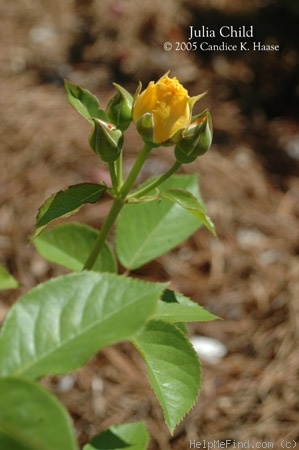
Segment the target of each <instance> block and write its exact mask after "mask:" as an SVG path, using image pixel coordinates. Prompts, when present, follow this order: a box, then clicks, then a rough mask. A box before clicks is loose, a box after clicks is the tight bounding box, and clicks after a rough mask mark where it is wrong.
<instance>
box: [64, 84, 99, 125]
mask: <svg viewBox="0 0 299 450" xmlns="http://www.w3.org/2000/svg"><path fill="white" fill-rule="evenodd" d="M64 85H65V90H66V96H67V100H68V102H69V103H70V105H72V107H73V108H74V109H75V110H76V111H77V112H78V113H79V114H80V115H81V116H82V117H84V119H86V120H88V122H89V123H90V124H92V118H93V117H96V118H97V119H102V120H107V116H106V113H105V111H104V110H102V109H101V108H100V102H99V100H98V98H97V97H96V96H95V95H93V94H92V93H91V92H89V91H88V90H87V89H83V88H81V87H80V86H78V85H76V84H73V83H71V82H70V81H68V80H65V81H64Z"/></svg>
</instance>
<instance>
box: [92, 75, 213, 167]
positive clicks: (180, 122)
mask: <svg viewBox="0 0 299 450" xmlns="http://www.w3.org/2000/svg"><path fill="white" fill-rule="evenodd" d="M114 87H115V89H116V94H115V95H114V96H113V97H112V98H111V100H110V101H109V102H108V105H107V108H106V111H105V112H104V113H105V117H106V118H107V120H102V119H99V118H93V119H92V121H93V124H94V128H93V131H92V133H91V136H90V139H89V142H90V146H91V148H92V149H93V151H94V152H95V153H96V154H97V155H99V156H100V157H101V159H102V160H103V161H105V162H108V163H111V162H113V161H116V160H117V159H118V158H119V156H120V153H121V150H122V145H123V141H124V137H123V132H124V131H125V130H126V129H127V128H128V127H129V125H130V123H131V122H132V121H133V122H134V123H135V125H136V128H137V131H138V133H139V134H140V135H141V137H142V139H143V140H144V142H145V143H146V144H147V145H148V146H150V147H152V148H154V147H160V146H163V147H166V146H170V145H175V150H174V154H175V157H176V159H177V160H178V161H179V162H180V163H182V164H187V163H190V162H193V161H194V160H195V159H196V158H197V157H198V156H200V155H203V154H204V153H206V152H207V150H208V149H209V148H210V146H211V143H212V134H213V131H212V128H213V127H212V118H211V114H210V112H209V111H208V110H205V111H203V112H202V113H201V114H199V115H197V116H195V117H192V109H193V106H194V104H195V103H196V102H197V101H198V100H199V99H200V98H201V97H202V96H203V95H204V94H201V95H198V96H195V97H190V96H189V95H188V91H187V90H186V89H185V88H184V87H183V86H182V85H181V84H180V83H179V81H178V80H177V78H169V77H168V74H166V75H164V76H163V77H161V78H160V79H159V80H158V81H157V82H156V83H154V82H153V81H151V82H150V83H149V85H148V87H147V88H146V89H145V90H143V91H142V86H141V84H139V86H138V88H137V91H136V93H135V96H134V98H133V97H132V96H131V94H130V93H129V92H128V91H126V89H124V88H123V87H122V86H120V85H118V84H116V83H114ZM141 91H142V92H141Z"/></svg>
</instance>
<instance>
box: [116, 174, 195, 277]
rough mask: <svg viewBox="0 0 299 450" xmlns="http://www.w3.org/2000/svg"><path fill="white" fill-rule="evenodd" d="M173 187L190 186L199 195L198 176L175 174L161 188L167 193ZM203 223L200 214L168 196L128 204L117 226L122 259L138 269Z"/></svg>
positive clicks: (127, 266) (181, 240)
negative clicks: (166, 197) (172, 200)
mask: <svg viewBox="0 0 299 450" xmlns="http://www.w3.org/2000/svg"><path fill="white" fill-rule="evenodd" d="M172 187H179V188H182V189H188V190H189V191H191V192H192V193H193V194H194V195H195V196H196V197H199V192H198V178H197V176H196V175H176V176H173V177H171V178H170V179H168V180H167V181H166V182H164V183H162V184H161V185H160V186H159V189H160V190H161V192H164V191H165V190H166V189H170V188H172ZM152 193H153V194H154V193H155V191H153V192H152ZM200 226H201V223H200V222H199V221H198V219H197V218H196V217H194V216H193V215H191V214H189V213H188V212H186V211H185V210H184V209H182V208H181V207H180V206H179V205H177V204H175V203H171V202H169V201H168V200H165V199H162V200H161V201H159V202H151V203H143V204H137V205H134V204H128V205H125V207H124V208H123V210H122V212H121V214H120V217H119V220H118V222H117V227H116V237H115V244H116V251H117V255H118V258H119V260H120V262H121V263H122V265H123V266H124V267H126V268H127V269H131V270H134V269H137V268H138V267H140V266H142V265H143V264H145V263H147V262H149V261H151V260H153V259H155V258H157V257H158V256H160V255H162V254H163V253H166V252H168V251H169V250H170V249H172V248H174V247H176V246H177V245H178V244H180V243H181V242H183V241H184V240H186V239H187V238H188V237H189V236H191V235H192V234H193V233H194V232H195V231H196V230H197V229H198V228H199V227H200Z"/></svg>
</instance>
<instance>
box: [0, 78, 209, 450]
mask: <svg viewBox="0 0 299 450" xmlns="http://www.w3.org/2000/svg"><path fill="white" fill-rule="evenodd" d="M114 86H115V89H116V93H115V95H114V96H113V97H112V98H111V100H110V101H109V102H108V105H107V107H106V109H102V108H101V107H100V103H99V100H98V99H97V98H96V97H95V96H94V95H93V94H91V93H90V92H89V91H87V90H86V89H83V88H81V87H79V86H77V85H75V84H73V83H71V82H70V81H66V82H65V87H66V93H67V98H68V101H69V102H70V104H71V105H72V106H73V107H74V108H75V109H76V111H77V112H78V113H79V114H81V115H82V116H83V117H84V118H85V119H86V120H88V122H89V123H90V125H91V127H92V129H91V134H90V137H89V143H90V147H91V149H92V150H93V151H94V152H95V153H96V154H97V155H98V156H99V158H100V160H101V161H102V162H104V163H106V164H107V166H108V168H109V173H110V178H111V183H110V184H109V185H107V184H106V183H104V182H99V183H98V184H94V183H88V182H86V183H81V184H77V185H73V186H69V187H67V188H66V189H65V190H64V191H60V192H58V193H55V194H53V195H52V196H51V197H50V198H48V199H47V200H46V201H45V202H44V204H43V205H42V206H41V208H40V209H39V211H38V214H37V218H36V228H35V233H34V236H33V239H32V241H33V243H34V245H35V247H36V249H37V251H38V252H39V253H40V255H41V256H43V257H44V258H46V259H47V260H49V261H51V262H54V263H57V264H59V265H61V266H63V267H65V268H67V269H68V270H69V271H70V272H71V273H68V274H66V275H62V276H59V277H56V278H53V279H50V280H48V281H46V282H44V283H42V284H40V285H38V286H36V287H34V288H33V289H31V290H30V291H29V292H27V293H26V294H25V295H24V296H23V297H22V298H20V299H19V301H18V302H17V303H16V304H15V305H13V306H12V308H11V310H10V312H9V313H8V315H7V317H6V319H5V321H4V324H3V326H2V329H1V333H0V402H1V403H0V406H1V407H0V449H3V450H78V448H79V447H78V443H77V442H76V439H75V433H74V430H73V426H72V422H71V419H70V417H69V415H68V413H67V411H66V410H65V408H64V407H63V405H61V404H60V403H59V401H58V400H57V399H56V397H55V396H54V395H53V394H52V393H50V392H48V391H47V390H46V389H45V388H44V387H42V386H41V385H40V384H39V383H38V381H39V379H40V378H41V377H43V376H45V375H59V374H65V373H69V372H71V371H75V370H77V369H78V368H80V367H82V366H83V365H84V364H86V363H87V362H88V360H89V359H90V358H91V357H92V356H93V355H95V354H96V352H98V351H99V350H101V349H102V348H104V347H106V346H108V345H112V344H115V343H118V342H122V341H124V340H126V341H130V342H131V343H132V344H133V346H135V347H136V349H137V350H138V352H139V353H140V355H141V356H142V358H143V359H144V361H145V364H146V368H147V373H148V378H149V382H150V383H151V386H152V388H153V390H154V392H155V394H156V396H157V399H158V401H159V402H160V404H161V407H162V409H163V413H164V417H165V422H166V424H167V426H168V428H169V430H170V432H173V430H174V428H175V427H176V425H177V424H178V423H179V422H180V421H181V420H182V418H183V417H184V416H185V415H186V414H187V413H188V411H189V410H190V409H191V408H192V406H193V405H194V403H195V401H196V399H197V396H198V393H199V390H200V386H201V371H200V364H199V360H198V357H197V355H196V353H195V351H194V349H193V347H192V345H191V343H190V340H189V339H188V331H187V328H186V325H185V324H186V323H187V322H194V321H208V320H213V319H215V318H216V317H215V316H214V315H213V314H211V313H210V312H208V311H207V310H205V309H204V308H202V307H201V306H199V305H198V304H197V303H195V302H193V301H192V300H190V299H189V298H187V297H185V296H184V295H182V294H180V293H178V292H175V291H172V290H170V289H169V286H168V284H167V283H159V282H147V281H144V280H141V279H137V278H136V277H134V276H133V275H132V276H131V275H129V274H130V273H131V272H132V271H134V270H135V269H137V268H139V267H140V266H142V265H144V264H145V263H147V262H149V261H152V260H154V259H155V258H157V257H158V256H160V255H161V254H163V253H166V252H167V251H169V250H170V249H172V248H174V247H175V246H177V245H178V244H180V243H181V242H183V241H184V240H186V239H187V238H188V237H189V236H191V235H192V234H193V233H194V232H195V231H196V230H197V229H198V228H199V227H200V226H201V225H204V226H206V227H207V228H208V229H209V230H210V231H211V232H212V234H214V235H215V229H214V226H213V223H212V221H211V220H210V219H209V217H208V216H207V214H206V211H205V206H204V204H203V202H202V200H201V198H200V196H199V191H198V179H197V176H195V175H183V174H180V175H175V172H176V171H177V169H179V167H180V166H181V165H182V164H186V163H190V162H192V161H194V160H195V159H196V158H197V157H198V156H199V155H202V154H203V153H205V152H206V151H207V150H208V149H209V147H210V145H211V141H212V121H211V116H210V113H209V112H208V111H203V112H202V113H200V114H198V115H196V116H193V115H192V110H193V106H194V104H195V102H196V101H198V100H199V99H200V97H201V95H198V96H196V97H190V96H189V95H188V91H187V90H186V89H185V88H184V87H183V86H182V85H181V84H180V83H179V81H178V80H177V79H176V78H169V77H168V74H166V75H164V76H163V77H162V78H160V80H158V82H157V83H154V82H150V83H149V85H148V87H147V88H146V89H145V90H143V91H142V87H141V85H139V87H138V89H137V91H136V94H135V96H134V98H133V97H132V96H131V94H130V93H129V92H128V91H127V90H125V89H124V88H123V87H122V86H119V85H117V84H115V85H114ZM132 122H133V123H134V124H135V126H136V128H137V130H138V132H139V134H140V135H141V137H142V140H143V142H144V145H143V147H142V148H141V150H140V152H139V153H138V155H137V157H136V160H135V162H134V164H133V166H132V167H131V170H130V171H129V174H128V175H127V176H126V178H125V179H124V176H123V169H122V159H123V156H125V155H124V154H123V153H124V151H123V143H124V134H125V131H126V129H127V128H128V127H129V125H130V124H131V123H132ZM171 145H174V163H173V165H172V166H171V167H170V168H169V169H168V170H167V171H166V172H165V173H162V174H159V175H157V176H156V177H153V178H151V179H148V180H146V181H145V182H144V183H142V184H141V185H140V186H135V184H136V183H135V182H136V179H137V176H138V174H139V173H140V170H141V168H142V166H143V164H144V163H145V161H146V160H147V158H148V157H149V156H150V153H151V151H155V148H156V147H166V146H171ZM104 194H106V196H107V195H109V196H110V197H111V200H112V204H111V209H110V211H109V213H108V214H107V217H106V219H105V221H104V223H103V225H102V227H101V229H100V230H95V229H93V228H91V227H89V226H87V225H84V224H80V223H76V222H65V223H62V224H59V225H56V226H52V227H48V225H49V224H52V223H53V222H55V220H56V219H58V218H59V219H61V218H63V217H68V216H70V215H72V214H74V213H75V212H77V211H78V210H79V209H80V208H81V207H82V206H84V205H85V204H87V203H93V204H95V206H97V205H99V204H100V202H101V199H102V198H103V195H104ZM113 227H115V234H114V239H112V238H111V235H110V232H111V230H112V228H113ZM119 266H120V267H122V268H124V270H125V271H124V270H123V269H122V270H121V271H122V273H119ZM16 286H17V282H16V281H15V280H14V279H13V278H12V277H11V275H9V274H8V273H7V272H6V271H5V269H0V287H2V288H3V289H7V288H14V287H16ZM148 441H149V436H148V433H147V431H146V428H145V425H144V423H143V422H136V423H130V424H116V425H115V426H113V427H111V428H109V429H108V430H102V432H101V433H100V434H99V435H98V436H95V437H94V438H93V439H92V440H91V442H90V443H88V444H86V445H85V446H84V450H95V449H97V450H100V449H108V448H109V449H120V448H124V447H128V448H130V449H132V450H143V449H146V448H147V446H148Z"/></svg>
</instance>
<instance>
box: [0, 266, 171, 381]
mask: <svg viewBox="0 0 299 450" xmlns="http://www.w3.org/2000/svg"><path fill="white" fill-rule="evenodd" d="M164 287H165V285H163V284H160V283H148V282H145V281H140V280H136V279H132V278H125V277H123V276H120V275H114V274H110V273H103V274H99V273H97V272H91V271H90V272H81V273H73V274H68V275H64V276H61V277H58V278H55V279H52V280H50V281H46V282H45V283H43V284H40V285H39V286H37V287H36V288H34V289H32V290H31V291H29V292H28V293H27V294H25V295H24V297H23V298H22V299H20V300H19V301H18V302H17V303H16V304H14V305H13V307H12V308H11V310H10V312H9V313H8V315H7V318H6V320H5V322H4V324H3V327H2V330H1V334H0V376H8V375H21V376H24V377H28V378H36V377H40V376H42V375H46V374H60V373H66V372H70V371H72V370H75V369H77V368H79V367H81V366H82V365H83V364H85V363H86V362H87V361H88V360H89V359H90V358H91V357H92V356H93V355H94V354H95V353H96V352H97V351H98V350H100V349H101V348H103V347H105V346H107V345H111V344H114V343H116V342H119V341H122V340H124V339H129V338H131V337H132V336H133V335H134V334H135V333H136V332H137V331H139V330H140V329H141V328H142V327H143V326H144V324H145V322H146V321H147V319H148V318H149V317H150V316H152V315H153V312H154V310H155V308H156V306H157V301H158V299H159V298H160V297H161V295H162V291H163V290H164Z"/></svg>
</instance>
